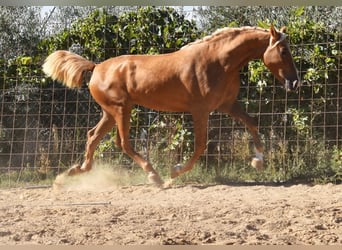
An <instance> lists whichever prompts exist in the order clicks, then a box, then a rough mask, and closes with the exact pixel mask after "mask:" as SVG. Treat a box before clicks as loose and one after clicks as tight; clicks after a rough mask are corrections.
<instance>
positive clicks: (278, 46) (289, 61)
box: [263, 25, 300, 91]
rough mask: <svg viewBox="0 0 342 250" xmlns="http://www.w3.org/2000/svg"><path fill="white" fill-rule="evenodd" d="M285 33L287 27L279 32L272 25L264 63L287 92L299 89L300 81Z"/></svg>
mask: <svg viewBox="0 0 342 250" xmlns="http://www.w3.org/2000/svg"><path fill="white" fill-rule="evenodd" d="M284 32H285V27H283V28H281V30H280V32H278V31H277V30H276V29H275V28H274V27H273V25H271V27H270V43H269V46H268V47H267V49H266V51H265V53H264V55H263V61H264V64H265V65H266V67H267V68H268V69H269V70H270V71H271V72H272V73H273V74H274V75H275V77H276V78H277V79H278V80H279V81H280V82H281V83H283V84H284V86H285V88H286V90H287V91H291V90H295V89H297V87H298V85H299V82H300V80H299V77H298V72H297V69H296V66H295V64H294V62H293V58H292V55H291V51H290V47H289V44H288V43H287V41H286V35H285V33H284Z"/></svg>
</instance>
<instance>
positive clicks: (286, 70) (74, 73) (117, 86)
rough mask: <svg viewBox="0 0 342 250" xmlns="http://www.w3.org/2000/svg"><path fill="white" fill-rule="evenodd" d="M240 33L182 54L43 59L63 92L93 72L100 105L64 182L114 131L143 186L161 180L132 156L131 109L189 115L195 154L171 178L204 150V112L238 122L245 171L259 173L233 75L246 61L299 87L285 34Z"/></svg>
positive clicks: (228, 32) (62, 54) (250, 122)
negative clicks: (245, 141)
mask: <svg viewBox="0 0 342 250" xmlns="http://www.w3.org/2000/svg"><path fill="white" fill-rule="evenodd" d="M284 30H285V28H284V27H283V28H282V29H281V31H277V30H276V29H275V28H274V27H273V26H271V27H270V29H269V30H265V29H261V28H255V27H242V28H223V29H219V30H217V31H216V32H214V33H213V34H212V35H210V36H206V37H204V38H202V39H200V40H197V41H195V42H193V43H190V44H188V45H186V46H184V47H183V48H182V49H180V50H178V51H176V52H173V53H169V54H162V55H125V56H119V57H115V58H110V59H108V60H106V61H104V62H102V63H100V64H95V63H93V62H90V61H88V60H86V59H85V58H83V57H81V56H79V55H76V54H73V53H71V52H68V51H63V50H60V51H56V52H54V53H52V54H51V55H49V56H48V57H47V59H46V61H45V63H44V65H43V71H44V72H45V73H46V75H47V76H49V77H51V78H52V79H54V80H58V81H61V82H63V83H64V84H65V85H66V86H67V87H70V88H73V87H80V86H81V85H82V83H83V79H84V76H85V74H86V73H88V72H93V73H92V76H91V78H90V81H89V85H88V86H89V89H90V93H91V95H92V96H93V98H94V99H95V101H96V102H97V103H98V104H99V105H100V106H101V108H102V110H103V115H102V118H101V120H100V121H99V123H98V124H97V125H96V126H95V127H94V128H92V129H91V130H89V132H88V134H87V136H88V139H87V144H86V153H85V160H84V162H83V164H82V165H75V166H73V167H72V168H70V169H69V170H68V175H75V174H79V173H83V172H87V171H89V170H90V169H91V168H92V163H93V155H94V151H95V149H96V147H97V145H98V144H99V142H100V140H101V139H102V138H103V137H104V136H105V135H106V134H107V133H108V132H109V131H110V130H111V129H112V128H113V127H114V126H115V125H116V126H117V137H116V145H117V146H118V147H120V148H121V149H122V150H123V152H125V153H126V154H127V155H129V156H130V157H131V158H132V159H133V160H134V161H135V162H136V163H137V164H138V165H139V166H140V167H141V168H143V170H144V171H145V172H146V173H147V174H148V177H149V179H150V181H152V182H154V183H156V184H162V183H163V181H162V179H161V178H160V177H159V175H158V173H157V172H156V171H155V170H154V168H153V167H152V165H151V163H149V162H148V161H147V160H145V159H144V158H143V157H142V156H141V155H140V154H138V153H137V152H135V151H134V149H133V148H132V146H131V144H130V141H129V128H130V115H131V110H132V108H133V106H134V105H142V106H145V107H147V108H150V109H154V110H160V111H170V112H189V113H191V115H192V118H193V124H194V134H195V149H194V153H193V155H192V157H191V158H190V159H189V161H188V162H187V163H186V164H185V165H181V164H177V165H176V166H175V167H174V168H172V170H171V178H175V177H177V176H178V175H180V174H183V173H185V172H187V171H189V170H190V169H192V167H193V166H194V164H195V162H196V161H197V159H198V158H199V157H200V156H201V154H202V153H203V152H204V150H205V148H206V135H207V124H208V118H209V114H210V112H212V111H214V110H218V111H220V112H224V113H227V114H229V115H231V116H232V117H233V118H234V119H236V120H238V121H241V122H242V123H244V124H245V125H246V126H247V128H248V130H249V131H250V133H251V135H252V137H253V141H254V144H255V150H256V156H255V157H254V158H253V159H252V166H254V167H255V168H258V169H260V168H262V166H263V146H262V144H261V142H260V139H259V136H258V129H257V124H256V122H255V121H254V119H253V118H252V117H250V116H249V115H248V114H247V113H246V112H245V111H244V110H242V108H241V107H240V106H239V104H238V102H237V95H238V92H239V87H240V69H241V68H242V67H243V66H244V65H246V64H247V63H248V62H249V61H250V60H253V59H262V60H263V62H264V64H265V65H266V66H267V68H268V69H269V70H270V71H271V72H272V73H273V74H274V75H275V77H276V78H277V79H278V80H279V81H280V82H281V83H283V85H284V87H285V88H286V90H288V91H289V90H294V89H296V88H297V86H298V84H299V77H298V74H297V69H296V67H295V65H294V62H293V58H292V55H291V52H290V49H289V45H288V43H287V41H286V35H285V34H284Z"/></svg>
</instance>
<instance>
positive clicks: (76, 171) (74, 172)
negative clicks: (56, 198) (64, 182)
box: [67, 164, 82, 176]
mask: <svg viewBox="0 0 342 250" xmlns="http://www.w3.org/2000/svg"><path fill="white" fill-rule="evenodd" d="M80 173H82V170H81V165H79V164H77V165H74V166H72V167H71V168H69V169H68V170H67V175H68V176H73V175H77V174H80Z"/></svg>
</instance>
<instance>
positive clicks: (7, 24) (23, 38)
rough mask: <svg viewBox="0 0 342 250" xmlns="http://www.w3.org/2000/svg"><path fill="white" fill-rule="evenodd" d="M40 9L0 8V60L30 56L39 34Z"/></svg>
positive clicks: (22, 7) (24, 7) (39, 36)
mask: <svg viewBox="0 0 342 250" xmlns="http://www.w3.org/2000/svg"><path fill="white" fill-rule="evenodd" d="M41 21H42V20H41V17H40V7H27V6H21V7H11V6H0V48H1V49H0V58H3V59H9V58H14V57H16V56H18V55H31V54H33V53H34V48H35V46H36V44H37V43H38V41H39V40H40V39H41V38H42V36H41V35H42V34H41Z"/></svg>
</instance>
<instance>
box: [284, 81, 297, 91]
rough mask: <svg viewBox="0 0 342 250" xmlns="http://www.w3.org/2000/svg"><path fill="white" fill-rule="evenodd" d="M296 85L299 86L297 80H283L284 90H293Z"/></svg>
mask: <svg viewBox="0 0 342 250" xmlns="http://www.w3.org/2000/svg"><path fill="white" fill-rule="evenodd" d="M298 86H299V80H294V81H290V80H286V81H285V89H286V91H294V90H296V89H297V88H298Z"/></svg>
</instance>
